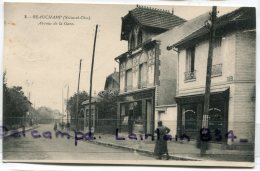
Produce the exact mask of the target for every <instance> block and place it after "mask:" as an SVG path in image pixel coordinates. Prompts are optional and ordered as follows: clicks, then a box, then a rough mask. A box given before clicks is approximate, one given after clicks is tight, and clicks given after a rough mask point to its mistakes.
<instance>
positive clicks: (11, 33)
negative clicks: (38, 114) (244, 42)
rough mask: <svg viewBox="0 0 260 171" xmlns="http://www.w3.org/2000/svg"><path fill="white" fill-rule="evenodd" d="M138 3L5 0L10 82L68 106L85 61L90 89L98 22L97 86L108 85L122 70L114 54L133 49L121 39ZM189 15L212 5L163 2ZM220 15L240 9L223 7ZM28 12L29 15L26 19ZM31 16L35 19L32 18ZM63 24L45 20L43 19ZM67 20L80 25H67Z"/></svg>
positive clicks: (35, 99)
mask: <svg viewBox="0 0 260 171" xmlns="http://www.w3.org/2000/svg"><path fill="white" fill-rule="evenodd" d="M135 7H136V6H134V5H86V4H84V5H82V4H77V5H72V4H63V5H62V4H5V30H4V69H5V70H6V72H7V83H8V86H9V87H10V86H14V85H19V86H22V87H23V89H24V92H25V93H26V95H28V93H29V92H30V94H31V102H32V103H34V104H35V105H36V107H40V106H48V107H51V108H53V109H59V110H60V111H61V108H62V89H64V96H66V88H67V87H66V85H69V86H70V92H69V96H71V95H72V94H74V93H75V92H76V91H77V79H78V71H79V60H80V59H83V62H82V73H81V80H80V81H81V84H80V90H86V91H87V92H88V91H89V76H90V64H91V56H92V48H93V39H94V32H95V25H96V24H98V25H100V27H99V31H98V37H97V45H96V58H95V66H94V78H93V91H96V93H98V92H99V91H100V90H103V88H104V83H105V78H106V76H107V75H109V74H110V73H112V72H113V71H114V68H116V69H117V71H118V64H117V63H116V62H115V61H114V58H115V57H117V56H119V55H120V54H122V53H124V52H125V51H126V50H127V44H126V42H125V41H120V31H121V17H123V16H124V15H126V14H127V13H128V11H129V10H131V9H133V8H135ZM157 8H160V9H167V10H170V11H172V9H174V14H175V15H177V16H179V17H182V18H184V19H187V20H189V19H191V18H193V17H196V16H198V15H201V14H202V13H205V12H207V11H209V10H210V9H211V7H184V6H157ZM218 10H219V12H220V13H219V15H222V14H224V13H226V12H229V11H231V10H234V9H232V8H223V7H222V8H218ZM25 15H26V18H25ZM33 15H38V16H39V15H54V16H59V15H61V16H69V17H77V16H85V17H86V18H88V17H90V19H82V20H80V19H74V20H70V19H67V20H62V19H33V18H32V17H33ZM30 17H31V18H30ZM55 21H56V22H57V23H59V22H63V25H59V24H58V25H40V24H39V23H40V22H50V23H54V22H55ZM64 22H68V23H71V22H73V23H74V25H64Z"/></svg>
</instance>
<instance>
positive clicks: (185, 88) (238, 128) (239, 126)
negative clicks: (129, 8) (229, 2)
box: [173, 8, 256, 147]
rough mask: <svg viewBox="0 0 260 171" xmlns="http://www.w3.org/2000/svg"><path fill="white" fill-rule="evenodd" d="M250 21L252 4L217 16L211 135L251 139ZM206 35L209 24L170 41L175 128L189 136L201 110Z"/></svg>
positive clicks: (252, 37)
mask: <svg viewBox="0 0 260 171" xmlns="http://www.w3.org/2000/svg"><path fill="white" fill-rule="evenodd" d="M255 22H256V15H255V9H254V8H239V9H237V10H235V11H233V12H231V13H228V14H225V15H223V16H220V17H218V18H217V21H216V37H215V42H214V51H213V65H212V77H211V95H210V109H209V110H210V112H209V117H208V127H209V129H210V131H211V133H212V136H213V138H212V141H215V142H223V143H222V144H233V145H253V144H254V135H255V134H254V130H255V129H254V128H255V124H254V123H255V73H256V66H255V64H256V29H255ZM208 39H209V30H208V29H207V28H206V26H203V27H201V28H200V29H198V30H197V31H195V32H193V33H191V34H189V35H187V36H185V37H184V38H182V39H180V40H179V41H178V42H175V43H174V44H173V46H174V47H175V48H176V49H177V51H178V71H177V72H178V77H177V96H176V102H177V105H178V106H177V108H178V116H177V132H178V134H180V135H181V134H183V133H186V134H188V135H189V136H190V137H191V138H192V139H196V136H197V134H198V132H199V130H198V128H200V127H201V125H200V123H201V122H200V121H199V117H198V116H200V115H202V112H203V104H204V94H205V82H206V81H205V80H206V68H207V58H208V47H209V41H208ZM216 134H218V135H220V136H221V137H222V138H221V139H218V138H216V137H214V135H216ZM230 134H232V136H229V135H230ZM226 135H228V136H226ZM218 137H219V136H218ZM251 147H252V146H251Z"/></svg>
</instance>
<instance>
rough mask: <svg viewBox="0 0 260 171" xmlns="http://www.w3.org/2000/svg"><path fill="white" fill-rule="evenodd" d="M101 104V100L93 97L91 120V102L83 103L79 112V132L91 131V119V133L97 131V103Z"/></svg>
mask: <svg viewBox="0 0 260 171" xmlns="http://www.w3.org/2000/svg"><path fill="white" fill-rule="evenodd" d="M98 102H100V98H99V97H98V96H97V97H92V99H91V118H89V100H86V101H84V102H82V104H81V106H82V107H81V109H80V112H79V118H78V120H79V121H78V122H79V123H78V125H79V130H84V131H88V130H89V119H91V132H95V131H96V125H97V120H98V107H97V103H98Z"/></svg>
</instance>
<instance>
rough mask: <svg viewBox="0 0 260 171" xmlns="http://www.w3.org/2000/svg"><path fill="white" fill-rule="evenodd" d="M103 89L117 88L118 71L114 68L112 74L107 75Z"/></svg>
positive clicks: (116, 89)
mask: <svg viewBox="0 0 260 171" xmlns="http://www.w3.org/2000/svg"><path fill="white" fill-rule="evenodd" d="M104 90H115V91H118V90H119V72H117V71H116V69H115V71H114V72H113V73H112V74H110V75H108V76H107V78H106V82H105V87H104Z"/></svg>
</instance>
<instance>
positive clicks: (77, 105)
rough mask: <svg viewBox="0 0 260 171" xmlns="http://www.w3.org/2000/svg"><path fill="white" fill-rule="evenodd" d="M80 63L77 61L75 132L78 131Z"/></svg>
mask: <svg viewBox="0 0 260 171" xmlns="http://www.w3.org/2000/svg"><path fill="white" fill-rule="evenodd" d="M81 62H82V59H80V61H79V77H78V89H77V104H76V130H77V131H78V120H79V119H78V115H79V83H80V72H81Z"/></svg>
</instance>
